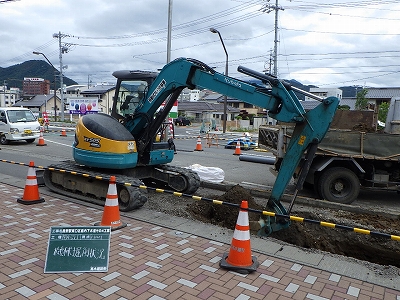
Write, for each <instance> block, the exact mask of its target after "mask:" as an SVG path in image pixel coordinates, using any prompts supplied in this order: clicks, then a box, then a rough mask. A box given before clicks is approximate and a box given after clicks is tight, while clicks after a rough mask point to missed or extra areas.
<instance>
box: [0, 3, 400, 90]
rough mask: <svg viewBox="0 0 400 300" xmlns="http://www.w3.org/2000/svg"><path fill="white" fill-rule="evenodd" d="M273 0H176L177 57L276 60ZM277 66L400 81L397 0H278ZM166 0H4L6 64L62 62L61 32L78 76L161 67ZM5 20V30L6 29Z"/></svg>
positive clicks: (214, 62)
mask: <svg viewBox="0 0 400 300" xmlns="http://www.w3.org/2000/svg"><path fill="white" fill-rule="evenodd" d="M265 5H272V6H273V5H274V1H271V2H266V1H261V0H259V1H255V0H253V1H246V0H242V1H241V0H231V1H228V0H225V1H212V0H202V1H186V0H173V6H172V23H173V31H172V40H171V49H172V52H171V58H172V59H174V58H177V57H191V58H195V59H198V60H201V61H203V62H205V63H207V64H209V65H210V66H212V67H215V68H216V70H217V71H219V72H224V68H225V52H224V50H223V47H222V45H221V42H220V40H219V37H218V35H217V34H213V33H211V32H210V31H209V28H210V27H215V28H217V29H218V30H219V31H220V33H221V36H222V37H223V40H224V43H225V46H226V49H227V51H228V55H229V74H230V75H231V76H233V77H242V74H240V73H238V72H237V71H236V69H237V67H238V66H239V65H244V66H246V67H249V68H251V69H254V70H256V71H259V72H261V71H263V70H265V69H266V68H269V67H270V61H271V51H272V50H273V49H274V19H275V18H274V11H271V12H270V13H263V12H262V11H261V10H260V9H261V8H262V7H265ZM279 5H280V7H281V8H284V10H279V11H278V16H279V22H278V27H279V35H278V40H279V43H278V75H279V77H282V78H285V79H296V80H298V81H300V82H303V83H306V84H314V85H317V86H325V87H335V86H343V85H364V84H366V85H369V86H400V84H399V83H398V80H397V78H398V72H399V71H400V68H399V67H400V66H399V65H400V64H399V63H397V61H398V57H399V52H398V51H397V48H396V47H397V45H398V44H399V42H400V40H399V32H398V30H399V29H398V26H397V23H398V13H399V11H400V4H399V3H398V1H389V0H386V1H362V0H361V1H349V0H347V1H346V0H340V1H339V0H333V1H330V2H329V3H318V2H315V3H310V2H309V1H300V0H292V1H288V0H280V1H279ZM167 24H168V1H159V0H146V1H145V0H135V1H122V0H116V1H105V0H96V1H94V0H79V1H78V0H53V1H42V0H29V1H28V0H20V1H16V2H9V3H5V4H2V5H0V26H1V28H3V30H2V31H0V38H1V41H2V43H1V44H0V66H1V67H7V66H10V65H13V64H18V63H22V62H24V61H26V60H30V59H38V57H37V56H34V55H33V54H32V51H34V50H36V51H40V52H43V53H45V54H46V56H47V57H48V58H49V59H50V60H51V61H52V63H53V64H54V65H55V66H56V67H59V49H58V40H57V39H55V38H53V37H52V36H53V34H54V33H58V32H61V33H63V34H65V37H64V38H63V39H62V42H63V45H65V46H67V47H68V48H69V51H68V53H66V54H64V55H63V64H65V65H68V69H67V70H65V71H64V74H65V75H66V76H68V77H70V78H72V79H74V80H75V81H78V82H79V83H83V84H85V83H87V81H88V78H91V80H92V81H93V82H114V78H113V77H112V75H111V74H112V72H113V71H115V70H118V69H144V70H157V69H159V68H161V67H162V66H163V65H165V63H166V59H167V54H166V50H167ZM4 29H5V30H4Z"/></svg>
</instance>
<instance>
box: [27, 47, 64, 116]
mask: <svg viewBox="0 0 400 300" xmlns="http://www.w3.org/2000/svg"><path fill="white" fill-rule="evenodd" d="M33 54H36V55H43V57H44V58H45V59H46V60H47V62H48V63H49V64H50V66H52V67H53V69H54V70H56V71H57V72H58V70H57V69H56V67H54V66H53V64H52V63H51V61H50V60H49V59H48V58H47V56H46V55H45V54H44V53H42V52H37V51H33ZM56 77H57V75H56V73H54V121H57V98H56ZM45 107H46V105H45Z"/></svg>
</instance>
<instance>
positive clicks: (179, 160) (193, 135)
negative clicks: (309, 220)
mask: <svg viewBox="0 0 400 300" xmlns="http://www.w3.org/2000/svg"><path fill="white" fill-rule="evenodd" d="M60 130H61V128H50V132H49V133H45V134H44V140H45V143H46V144H47V146H41V147H40V146H36V145H37V141H35V142H34V143H32V144H27V143H26V142H24V141H22V142H15V143H11V144H9V145H1V147H0V149H1V150H0V160H5V161H7V162H10V161H13V162H16V163H25V164H29V162H30V161H33V162H34V163H35V165H36V166H43V167H47V166H48V165H50V164H54V163H57V162H60V161H63V160H71V159H73V157H72V144H73V141H74V132H73V131H67V136H66V137H64V136H61V132H60ZM175 133H176V136H175V137H176V139H175V144H176V149H177V154H176V155H175V157H174V160H173V162H172V163H171V165H175V166H180V167H190V166H192V165H194V164H199V165H201V166H203V167H205V168H207V167H214V168H215V167H216V168H219V169H221V170H223V172H224V181H225V182H230V183H234V184H241V185H242V186H245V187H251V188H255V189H262V190H265V189H267V190H268V189H270V188H272V186H273V185H274V182H275V176H274V175H273V174H272V173H271V172H270V170H269V169H270V167H271V166H270V165H266V164H259V163H252V162H245V161H240V160H239V157H238V156H236V155H233V153H234V149H224V144H225V143H226V141H227V139H229V138H234V137H235V134H234V133H227V134H221V133H218V136H219V137H220V138H221V139H220V140H219V146H218V147H217V146H215V145H214V146H211V147H208V146H207V144H206V141H205V139H204V138H203V139H202V149H203V151H194V149H195V148H196V143H197V136H198V135H199V128H196V127H176V131H175ZM236 135H240V134H236ZM242 154H245V155H264V156H271V155H272V154H271V153H260V152H256V151H253V150H249V151H242ZM7 162H1V161H0V172H1V173H2V174H6V175H10V176H14V177H17V178H19V179H23V180H24V179H26V176H27V167H26V166H21V165H18V164H11V163H7ZM293 188H294V186H293V182H291V183H290V184H289V186H288V189H287V191H288V192H291V191H293ZM313 195H314V194H313V191H312V190H303V191H301V192H300V193H299V196H305V197H313ZM365 202H368V205H374V206H376V207H380V206H385V207H390V208H392V209H393V211H395V212H399V214H400V204H399V195H398V194H397V193H396V192H387V191H371V190H361V193H360V196H359V198H358V199H357V200H356V201H355V202H354V203H353V204H355V205H358V206H363V205H364V203H365Z"/></svg>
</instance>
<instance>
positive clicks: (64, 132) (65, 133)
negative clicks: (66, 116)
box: [60, 128, 67, 136]
mask: <svg viewBox="0 0 400 300" xmlns="http://www.w3.org/2000/svg"><path fill="white" fill-rule="evenodd" d="M60 136H67V131H66V130H65V128H63V129H61V134H60Z"/></svg>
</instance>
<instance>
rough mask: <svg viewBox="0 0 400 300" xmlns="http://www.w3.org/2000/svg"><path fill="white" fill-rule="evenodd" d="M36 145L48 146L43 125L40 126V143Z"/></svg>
mask: <svg viewBox="0 0 400 300" xmlns="http://www.w3.org/2000/svg"><path fill="white" fill-rule="evenodd" d="M36 146H47V144H46V143H45V142H44V137H43V128H42V127H41V128H40V136H39V140H38V143H37V144H36Z"/></svg>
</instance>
